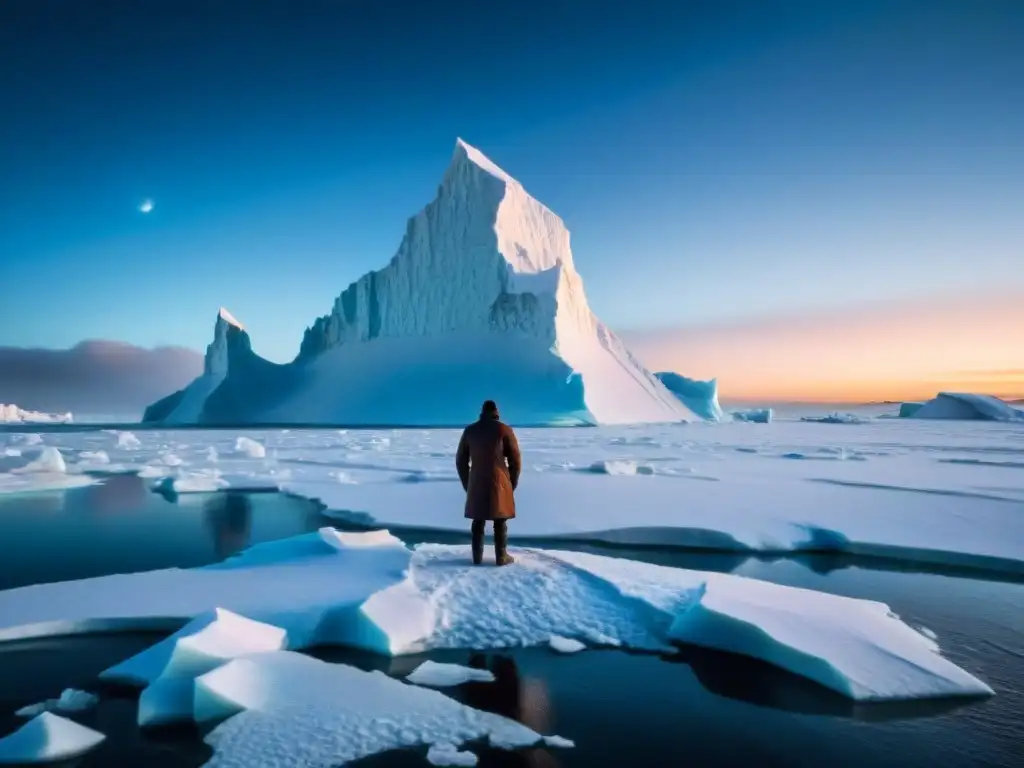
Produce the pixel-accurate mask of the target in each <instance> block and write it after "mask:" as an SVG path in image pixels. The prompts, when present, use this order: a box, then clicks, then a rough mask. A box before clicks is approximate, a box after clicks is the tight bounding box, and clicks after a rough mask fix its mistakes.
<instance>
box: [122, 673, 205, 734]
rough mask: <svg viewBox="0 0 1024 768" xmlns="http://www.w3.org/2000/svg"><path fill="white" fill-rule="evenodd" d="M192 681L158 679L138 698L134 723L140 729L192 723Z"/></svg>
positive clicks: (193, 696)
mask: <svg viewBox="0 0 1024 768" xmlns="http://www.w3.org/2000/svg"><path fill="white" fill-rule="evenodd" d="M195 683H196V681H195V679H194V678H191V677H160V678H157V679H156V680H154V681H153V682H152V683H150V684H149V685H148V686H146V688H144V689H143V691H142V693H141V694H139V708H138V712H137V713H136V719H137V722H138V724H139V726H140V727H142V728H146V727H156V726H161V725H176V724H181V723H189V722H192V719H193V706H192V702H193V699H194V698H195Z"/></svg>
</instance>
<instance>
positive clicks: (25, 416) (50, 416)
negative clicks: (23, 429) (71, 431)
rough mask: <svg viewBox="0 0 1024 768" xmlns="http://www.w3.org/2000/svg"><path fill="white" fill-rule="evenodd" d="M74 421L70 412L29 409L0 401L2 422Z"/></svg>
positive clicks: (49, 422)
mask: <svg viewBox="0 0 1024 768" xmlns="http://www.w3.org/2000/svg"><path fill="white" fill-rule="evenodd" d="M72 421H74V417H73V416H72V415H71V414H70V413H41V412H40V411H27V410H25V409H24V408H19V407H18V406H16V405H14V404H13V403H12V404H10V405H5V404H4V403H0V424H33V423H37V424H67V423H70V422H72Z"/></svg>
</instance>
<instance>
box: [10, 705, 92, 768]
mask: <svg viewBox="0 0 1024 768" xmlns="http://www.w3.org/2000/svg"><path fill="white" fill-rule="evenodd" d="M105 738H106V736H104V735H103V734H102V733H99V732H98V731H94V730H92V729H91V728H86V727H85V726H84V725H79V724H78V723H76V722H74V721H72V720H68V719H67V718H64V717H61V716H60V715H55V714H53V713H51V712H43V713H42V714H41V715H38V716H36V717H34V718H32V719H31V720H29V721H28V722H27V723H25V724H24V725H23V726H21V728H19V729H18V730H16V731H15V732H14V733H12V734H10V735H8V736H4V737H3V738H0V764H16V765H31V764H35V763H52V762H56V761H58V760H70V759H71V758H74V757H78V756H79V755H84V754H85V753H86V752H89V751H90V750H92V749H95V748H96V747H97V746H99V745H100V743H101V742H102V741H103V740H104V739H105Z"/></svg>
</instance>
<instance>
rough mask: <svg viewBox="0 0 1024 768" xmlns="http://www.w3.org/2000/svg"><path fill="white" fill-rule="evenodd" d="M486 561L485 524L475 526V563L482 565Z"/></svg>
mask: <svg viewBox="0 0 1024 768" xmlns="http://www.w3.org/2000/svg"><path fill="white" fill-rule="evenodd" d="M483 561H484V531H483V526H476V525H474V526H473V565H480V563H482V562H483Z"/></svg>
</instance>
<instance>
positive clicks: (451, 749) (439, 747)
mask: <svg viewBox="0 0 1024 768" xmlns="http://www.w3.org/2000/svg"><path fill="white" fill-rule="evenodd" d="M427 762H428V763H430V764H431V765H437V766H446V765H447V766H473V765H476V764H477V763H478V762H479V758H478V757H477V756H476V755H475V754H474V753H472V752H470V751H468V750H465V751H463V750H460V749H459V748H458V747H456V746H455V745H454V744H434V745H433V746H431V747H430V749H428V750H427Z"/></svg>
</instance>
